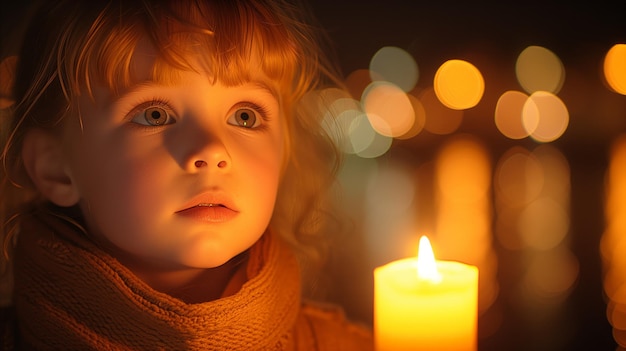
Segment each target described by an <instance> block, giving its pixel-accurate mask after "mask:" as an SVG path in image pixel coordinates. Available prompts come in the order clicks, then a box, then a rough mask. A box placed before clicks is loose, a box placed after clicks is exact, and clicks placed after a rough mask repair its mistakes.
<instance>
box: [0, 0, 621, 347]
mask: <svg viewBox="0 0 626 351" xmlns="http://www.w3.org/2000/svg"><path fill="white" fill-rule="evenodd" d="M27 4H28V1H23V2H18V1H6V0H3V1H2V7H1V8H0V9H1V11H2V12H1V19H0V21H1V26H2V27H1V28H2V37H1V38H0V39H1V40H2V41H1V42H0V48H7V47H10V46H12V45H14V44H15V40H16V39H15V37H12V36H10V35H8V33H10V32H12V31H14V30H16V29H19V28H20V27H21V26H22V25H23V21H22V15H21V13H22V12H23V11H24V9H26V8H27V7H28V5H27ZM311 7H312V10H313V11H314V13H315V14H316V15H317V17H318V19H319V20H320V22H321V24H322V25H323V27H324V28H325V29H326V30H327V32H328V34H329V36H330V37H331V39H332V41H333V43H334V48H335V49H336V54H337V57H338V58H339V60H340V63H341V67H342V69H343V71H344V74H346V75H347V74H349V73H350V72H352V71H354V70H356V69H363V68H367V67H368V65H369V60H370V58H371V57H372V55H373V54H374V53H375V52H376V51H377V50H378V49H380V48H382V47H383V46H397V47H400V48H402V49H405V50H406V51H408V52H409V53H410V54H412V55H413V57H414V58H415V59H416V62H417V63H418V65H419V69H420V79H419V82H418V86H423V87H426V86H429V85H432V79H433V77H434V73H435V71H436V69H437V68H438V67H439V66H440V65H441V64H442V63H443V62H445V61H446V60H448V59H452V58H459V59H464V60H468V61H470V62H471V63H473V64H474V65H476V66H477V68H479V69H480V70H481V73H482V74H483V75H484V78H485V83H486V88H485V94H484V96H483V99H482V100H481V102H480V103H479V104H478V105H477V106H476V107H474V108H472V109H470V110H468V111H466V113H465V117H464V119H463V124H462V125H461V127H460V128H459V130H458V131H457V133H461V132H464V133H470V134H473V135H476V136H477V137H479V138H480V139H481V140H482V141H483V142H485V144H486V145H488V147H489V149H490V152H491V156H492V157H493V158H494V159H497V158H498V157H499V156H500V155H501V154H502V153H503V152H504V151H505V150H507V149H508V148H510V147H512V146H514V145H521V146H525V147H532V146H533V145H536V143H535V142H533V141H532V140H526V139H525V140H521V141H519V140H518V141H513V140H509V139H506V138H504V137H503V136H502V135H501V134H500V133H499V132H498V131H497V128H496V127H495V124H494V123H493V111H494V108H495V103H496V101H497V99H498V97H499V95H500V94H501V93H502V92H504V91H506V90H519V89H520V88H519V85H518V83H517V82H516V80H515V73H514V65H515V59H516V57H517V55H519V53H520V52H521V51H522V50H523V49H524V48H526V47H527V46H529V45H539V46H544V47H546V48H548V49H550V50H552V51H553V52H554V53H555V54H556V55H558V57H559V58H560V59H561V60H562V62H563V64H564V66H565V70H566V78H565V83H564V86H563V88H562V90H561V92H560V93H559V97H560V98H561V99H562V100H563V101H564V102H565V104H566V105H567V106H568V109H569V112H570V125H569V127H568V130H567V131H566V132H565V134H564V135H563V136H562V137H561V138H560V139H558V140H557V141H555V142H553V143H552V144H554V145H555V146H557V147H558V148H559V149H560V150H561V151H562V152H563V153H564V154H565V156H566V157H567V158H568V161H569V162H570V167H571V184H572V189H571V191H572V193H571V195H572V204H571V219H572V223H571V229H570V234H569V235H570V237H571V239H572V240H571V249H572V251H573V253H574V254H575V255H576V256H577V258H578V260H579V261H580V271H579V275H578V280H577V283H576V286H575V288H574V290H573V291H572V292H571V293H570V295H569V297H568V299H567V301H566V306H567V309H566V311H565V313H564V316H563V320H567V322H568V330H567V333H566V337H564V340H562V341H560V342H559V343H554V342H550V340H545V341H542V338H546V334H545V333H542V332H541V330H538V329H537V328H533V327H528V326H527V325H525V324H524V323H523V317H522V316H521V314H520V312H519V311H517V310H516V308H515V306H514V303H513V302H511V299H510V296H512V295H513V294H514V293H515V291H513V289H514V288H513V286H514V285H513V284H508V283H510V281H511V279H512V278H511V276H510V275H509V274H510V273H511V272H513V270H514V269H515V267H507V266H506V262H507V261H506V260H505V257H503V256H504V255H505V251H504V250H503V249H502V248H499V247H498V246H497V243H495V245H496V247H495V250H496V252H497V253H498V254H499V260H500V266H499V273H498V274H499V275H498V279H499V281H500V284H501V286H500V289H501V290H500V293H499V297H498V299H497V300H496V302H495V303H494V308H497V309H499V310H500V311H504V312H503V313H504V314H503V316H504V317H503V321H502V322H501V324H500V326H499V328H498V329H497V330H496V331H495V332H492V333H489V335H488V336H486V337H481V338H480V339H479V349H480V350H481V351H487V350H616V348H617V345H616V343H615V341H614V339H613V337H612V334H611V326H610V324H609V323H608V321H607V318H606V301H605V297H604V294H603V290H602V265H601V260H600V256H599V252H598V251H599V249H598V244H599V241H600V237H601V235H602V233H603V230H604V225H605V223H604V212H603V211H604V210H603V206H604V176H605V172H606V168H607V165H608V153H609V148H610V145H611V142H612V141H613V140H614V139H615V138H616V137H617V136H618V135H620V134H623V133H626V96H623V95H619V94H616V93H613V92H611V91H609V90H608V89H607V88H606V87H605V85H604V84H603V82H602V79H601V75H600V73H601V65H602V60H603V58H604V54H605V53H606V51H607V50H608V49H609V48H610V47H611V46H612V45H614V44H616V43H626V1H605V2H602V1H596V2H577V1H576V2H575V1H570V2H564V1H563V2H557V1H542V2H539V1H525V2H507V1H498V2H496V1H487V2H485V1H482V2H481V1H430V2H427V1H399V0H386V1H371V0H366V1H341V0H335V1H332V0H317V1H311ZM2 54H3V55H4V54H6V52H4V51H3V52H2ZM572 77H573V78H572ZM0 79H2V77H0ZM445 140H446V137H445V136H435V135H430V134H428V133H427V132H423V133H421V134H419V135H418V136H416V137H415V138H413V139H411V140H408V141H403V142H394V145H393V146H392V150H391V151H390V152H389V154H390V155H393V150H394V148H402V149H403V150H408V151H409V152H412V153H414V154H415V155H419V156H420V157H421V158H422V159H428V158H429V157H432V153H433V150H435V149H436V148H437V147H438V146H439V145H441V143H443V142H444V141H445ZM388 157H392V156H388ZM624 215H625V216H626V214H624ZM624 235H626V233H624ZM352 268H354V269H353V270H352V271H351V272H350V273H349V274H348V275H346V276H341V275H337V276H336V277H335V278H336V279H353V280H354V282H355V284H362V286H363V294H362V296H359V297H357V298H356V299H355V298H354V297H350V296H345V295H342V294H341V292H339V293H336V294H335V296H334V299H335V300H336V301H337V302H339V303H342V304H344V305H345V306H346V312H347V313H348V315H349V316H350V317H352V318H355V319H360V320H363V321H365V322H366V323H371V320H372V315H371V314H372V307H371V299H372V294H373V293H372V284H373V283H372V281H371V269H372V267H369V266H367V265H364V266H362V267H352ZM355 300H356V303H355ZM489 318H491V315H490V312H489V311H487V312H486V313H485V314H484V315H482V316H481V319H480V320H479V329H480V328H481V326H482V325H484V324H485V323H484V321H488V320H489ZM538 328H541V327H538ZM553 329H554V330H559V329H558V327H557V328H554V327H553ZM547 337H548V338H549V336H547ZM555 337H556V336H555ZM561 339H563V338H561Z"/></svg>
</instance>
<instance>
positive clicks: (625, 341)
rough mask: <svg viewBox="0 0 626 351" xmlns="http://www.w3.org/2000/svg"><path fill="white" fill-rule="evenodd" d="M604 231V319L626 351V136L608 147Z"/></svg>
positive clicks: (602, 248) (602, 252)
mask: <svg viewBox="0 0 626 351" xmlns="http://www.w3.org/2000/svg"><path fill="white" fill-rule="evenodd" d="M605 189H606V203H605V216H606V228H605V231H604V233H603V235H602V241H601V245H600V253H601V256H602V262H603V268H604V292H605V294H606V297H607V299H608V304H607V318H608V320H609V322H610V323H611V325H612V326H613V336H614V338H615V340H616V341H617V343H618V344H619V345H620V346H621V347H623V348H626V235H625V234H626V215H625V214H626V134H624V135H621V136H620V137H619V138H618V139H617V140H615V142H614V143H613V145H612V147H611V152H610V164H609V168H608V170H607V174H606V184H605Z"/></svg>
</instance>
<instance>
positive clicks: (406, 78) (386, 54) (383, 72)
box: [369, 46, 419, 92]
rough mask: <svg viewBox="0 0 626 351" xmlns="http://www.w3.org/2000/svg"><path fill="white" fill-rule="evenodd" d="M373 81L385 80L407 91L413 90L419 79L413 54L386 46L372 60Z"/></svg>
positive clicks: (370, 67) (370, 66)
mask: <svg viewBox="0 0 626 351" xmlns="http://www.w3.org/2000/svg"><path fill="white" fill-rule="evenodd" d="M369 69H370V74H371V76H370V77H371V79H372V81H376V80H385V81H387V82H390V83H393V84H395V85H396V86H397V87H399V88H400V89H402V90H403V91H405V92H408V91H410V90H412V89H413V88H414V87H415V84H417V81H418V79H419V69H418V66H417V63H416V62H415V60H414V59H413V56H411V54H409V53H408V52H406V51H405V50H404V49H401V48H398V47H395V46H385V47H383V48H381V49H379V50H378V51H377V52H376V53H375V54H374V56H372V59H371V60H370V65H369Z"/></svg>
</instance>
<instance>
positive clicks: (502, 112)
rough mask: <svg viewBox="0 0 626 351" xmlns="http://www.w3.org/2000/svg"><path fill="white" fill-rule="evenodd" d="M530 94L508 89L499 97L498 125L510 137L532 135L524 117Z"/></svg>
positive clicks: (497, 107)
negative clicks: (525, 124)
mask: <svg viewBox="0 0 626 351" xmlns="http://www.w3.org/2000/svg"><path fill="white" fill-rule="evenodd" d="M527 100H528V95H526V94H524V93H522V92H520V91H512V90H509V91H506V92H504V93H503V94H502V95H501V96H500V98H499V99H498V103H497V104H496V111H495V116H494V117H495V122H496V127H497V128H498V130H499V131H500V133H502V135H504V136H505V137H507V138H509V139H523V138H526V137H527V136H529V135H530V133H529V132H528V131H527V130H526V128H524V121H523V119H522V116H523V109H524V104H526V101H527Z"/></svg>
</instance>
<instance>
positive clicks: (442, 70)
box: [433, 60, 485, 110]
mask: <svg viewBox="0 0 626 351" xmlns="http://www.w3.org/2000/svg"><path fill="white" fill-rule="evenodd" d="M433 86H434V88H435V94H437V98H439V100H440V101H441V103H442V104H444V105H445V106H447V107H448V108H451V109H455V110H465V109H468V108H472V107H474V106H476V104H478V102H480V99H481V98H482V96H483V93H484V91H485V81H484V79H483V76H482V74H481V73H480V71H479V70H478V68H476V67H475V66H474V65H472V64H471V63H469V62H467V61H463V60H448V61H446V62H444V63H443V64H442V65H441V66H440V67H439V69H438V70H437V72H436V73H435V79H434V82H433Z"/></svg>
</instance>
